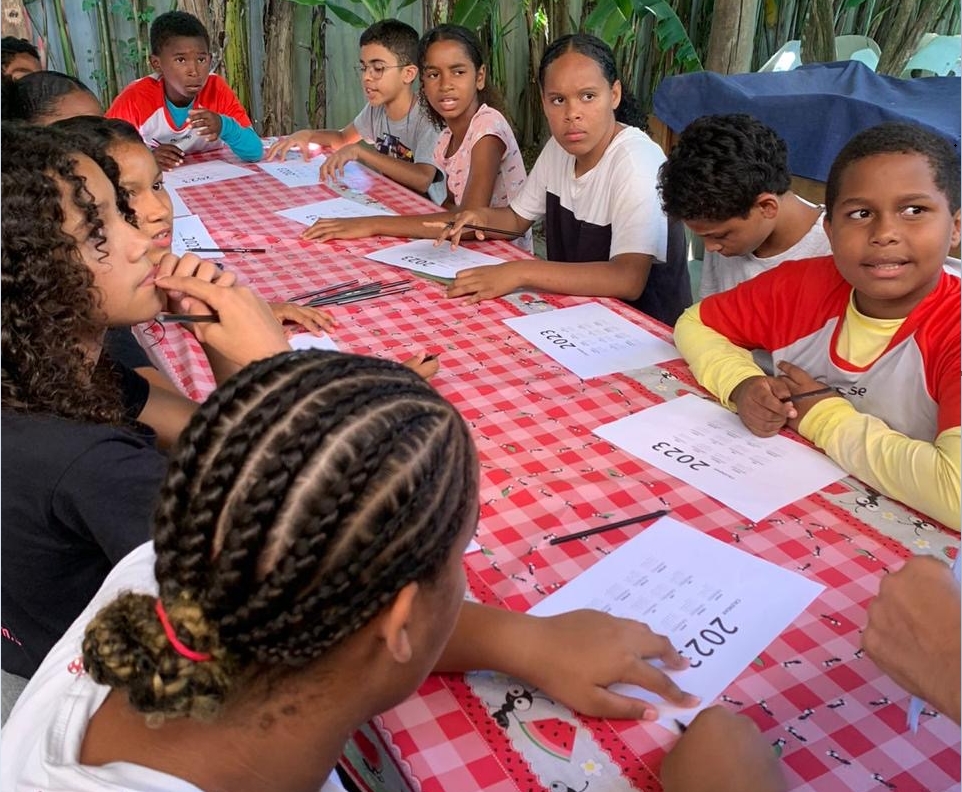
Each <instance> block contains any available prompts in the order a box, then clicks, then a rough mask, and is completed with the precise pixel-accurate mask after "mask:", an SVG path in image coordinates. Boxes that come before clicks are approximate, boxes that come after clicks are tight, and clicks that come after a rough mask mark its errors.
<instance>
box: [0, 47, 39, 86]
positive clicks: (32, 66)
mask: <svg viewBox="0 0 962 792" xmlns="http://www.w3.org/2000/svg"><path fill="white" fill-rule="evenodd" d="M41 68H42V67H41V65H40V61H39V60H37V59H36V58H35V57H33V55H31V54H30V53H29V52H18V53H17V54H16V55H14V56H13V57H12V58H11V59H10V63H8V64H7V65H6V66H4V68H3V76H4V77H9V78H10V79H11V80H19V79H20V78H21V77H26V76H27V75H28V74H32V73H33V72H38V71H40V70H41Z"/></svg>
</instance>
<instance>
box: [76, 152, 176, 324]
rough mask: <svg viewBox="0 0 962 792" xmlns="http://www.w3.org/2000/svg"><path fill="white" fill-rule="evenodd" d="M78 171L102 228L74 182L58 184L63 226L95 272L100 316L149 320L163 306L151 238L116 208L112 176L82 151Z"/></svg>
mask: <svg viewBox="0 0 962 792" xmlns="http://www.w3.org/2000/svg"><path fill="white" fill-rule="evenodd" d="M72 158H73V160H74V162H75V163H76V165H75V168H74V172H75V173H76V174H77V176H79V177H81V178H83V179H84V181H85V184H86V192H87V194H88V195H87V196H86V197H87V198H89V200H90V201H91V203H93V204H94V205H95V206H96V207H97V215H98V216H99V217H100V220H101V221H102V222H103V228H101V229H99V230H94V229H91V227H90V224H89V223H88V221H87V218H86V216H85V214H84V211H83V210H82V209H81V208H80V207H79V206H77V205H76V204H75V203H74V199H73V186H72V185H70V184H67V183H64V182H61V184H60V192H61V204H62V206H63V210H64V215H65V219H64V224H63V230H64V232H65V233H67V234H69V235H70V236H72V237H73V238H74V240H75V241H76V244H77V251H78V252H79V253H80V256H81V258H82V259H83V262H84V264H86V265H87V267H88V268H89V269H90V271H91V272H92V273H93V276H94V286H95V288H96V289H97V290H98V291H99V293H100V295H99V297H100V299H99V306H98V307H99V311H100V316H99V317H98V319H100V320H101V321H103V322H104V323H105V324H107V325H109V326H111V327H120V326H129V325H134V324H138V323H139V322H145V321H147V320H149V319H152V318H153V317H155V316H156V315H157V312H158V311H160V309H161V302H160V294H159V290H158V289H157V288H156V287H155V286H154V274H155V273H156V267H154V265H153V264H151V263H150V260H149V259H148V258H147V251H148V249H149V248H150V240H149V239H148V238H147V235H146V234H145V233H144V232H143V231H140V230H139V229H137V228H135V227H134V226H132V225H131V224H130V223H128V222H127V221H126V220H125V219H124V216H123V215H122V214H121V213H120V210H119V209H118V208H117V194H116V192H115V191H114V187H113V185H112V184H111V183H110V179H108V178H107V174H105V173H104V172H103V171H102V170H101V169H100V168H99V167H98V166H97V164H96V163H95V162H94V161H93V160H92V159H90V157H87V156H85V155H83V154H75V155H73V157H72Z"/></svg>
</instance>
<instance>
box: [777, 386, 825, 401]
mask: <svg viewBox="0 0 962 792" xmlns="http://www.w3.org/2000/svg"><path fill="white" fill-rule="evenodd" d="M827 393H835V388H819V389H818V390H813V391H805V392H804V393H796V394H795V395H794V396H784V397H782V398H781V399H779V401H780V402H781V403H782V404H785V402H793V401H798V400H799V399H807V398H808V397H809V396H824V395H825V394H827Z"/></svg>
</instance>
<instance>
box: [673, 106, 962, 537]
mask: <svg viewBox="0 0 962 792" xmlns="http://www.w3.org/2000/svg"><path fill="white" fill-rule="evenodd" d="M825 207H826V218H825V233H826V234H827V235H828V238H829V241H830V242H831V245H832V255H831V256H825V257H822V258H816V259H807V260H803V261H791V262H786V263H785V264H782V265H781V266H779V267H777V268H776V269H774V270H769V271H768V272H764V273H762V274H761V275H758V276H756V277H755V278H753V279H752V280H750V281H747V282H745V283H743V284H741V285H740V286H738V287H736V288H735V289H733V290H731V291H728V292H722V293H721V294H716V295H714V296H712V297H708V298H706V299H705V300H704V301H702V302H700V303H698V304H697V305H694V306H692V307H691V308H690V309H689V310H688V311H686V312H685V314H684V316H682V318H681V319H680V320H679V321H678V326H677V327H676V328H675V342H676V343H677V345H678V349H679V350H680V351H681V353H682V354H683V355H684V356H685V359H686V360H687V361H688V363H689V365H690V366H691V369H692V372H693V373H694V374H695V376H696V377H697V379H698V381H699V382H700V383H701V384H702V385H704V386H705V387H706V388H708V390H710V391H711V392H712V393H713V394H715V395H716V396H717V397H718V398H719V399H720V400H721V402H722V403H723V404H727V405H729V406H731V407H733V408H734V409H736V410H737V411H738V414H739V415H740V416H741V419H742V421H743V422H744V424H745V425H746V426H747V427H748V428H749V429H751V431H752V432H754V433H755V434H757V435H760V436H768V435H773V434H775V433H776V432H778V431H779V430H780V429H781V428H782V427H783V426H785V425H788V426H789V427H791V428H792V429H794V430H796V431H797V432H799V433H800V434H801V435H802V436H804V437H805V438H807V439H808V440H811V441H812V442H813V443H814V444H815V445H817V446H818V447H819V448H821V449H823V450H824V451H825V452H826V453H827V454H828V455H829V456H830V457H831V458H832V459H834V460H835V461H836V462H837V463H838V464H839V465H841V466H842V467H843V468H845V470H847V471H848V472H849V473H851V474H852V475H854V476H857V477H858V478H860V479H861V480H862V481H864V482H865V483H867V484H869V485H870V486H872V487H874V488H875V489H877V490H878V491H879V492H882V493H885V494H886V495H889V496H891V497H893V498H897V499H898V500H901V501H904V502H905V503H907V504H908V505H909V506H911V507H912V508H915V509H919V510H920V511H922V512H924V513H925V514H928V515H931V516H932V517H934V518H935V519H937V520H939V521H941V522H942V523H944V524H945V525H947V526H948V527H950V528H954V529H955V530H959V490H960V467H962V465H960V461H959V454H960V445H962V443H960V440H959V369H960V354H959V295H960V289H959V279H958V278H957V277H954V276H953V275H950V274H948V273H946V272H944V271H943V269H942V265H943V263H944V262H945V258H946V255H947V254H948V251H949V249H950V248H951V247H953V246H954V245H957V244H958V243H959V224H960V218H959V160H958V155H957V154H956V153H955V151H954V150H953V148H952V146H951V145H950V144H949V143H947V142H946V141H944V140H943V139H942V138H940V137H939V136H937V135H935V134H934V133H932V132H928V131H927V130H925V129H924V128H922V127H916V126H912V125H908V124H883V125H881V126H877V127H873V128H871V129H867V130H865V131H863V132H861V133H859V134H858V135H856V136H855V137H854V138H852V140H850V141H849V142H848V144H846V146H845V147H844V148H843V149H842V151H841V153H840V154H839V155H838V157H837V158H836V160H835V162H834V163H833V165H832V169H831V171H830V172H829V176H828V182H827V185H826V190H825ZM755 348H763V349H766V350H769V351H770V352H772V354H773V357H774V359H775V360H776V361H782V362H781V363H779V366H778V367H779V369H780V370H781V372H782V375H781V376H778V377H767V376H764V375H763V374H762V372H761V370H760V369H758V368H757V367H756V366H755V365H754V364H753V363H752V361H751V358H750V356H749V355H748V353H747V352H746V350H747V349H755Z"/></svg>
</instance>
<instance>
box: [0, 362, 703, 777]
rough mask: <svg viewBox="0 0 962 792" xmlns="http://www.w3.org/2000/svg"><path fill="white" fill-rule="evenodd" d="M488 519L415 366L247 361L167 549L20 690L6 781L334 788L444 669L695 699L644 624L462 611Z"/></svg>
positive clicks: (461, 429) (6, 745)
mask: <svg viewBox="0 0 962 792" xmlns="http://www.w3.org/2000/svg"><path fill="white" fill-rule="evenodd" d="M477 516H478V463H477V456H476V452H475V449H474V444H473V442H472V440H471V437H470V434H469V432H468V429H467V427H466V425H465V423H464V421H463V420H462V419H461V417H460V415H459V414H458V413H457V411H456V410H455V409H454V408H453V407H452V406H451V405H450V404H448V403H447V402H446V401H445V400H444V399H442V398H441V397H440V396H439V395H438V394H437V393H436V392H435V391H434V390H433V389H432V388H431V387H430V386H429V385H428V384H427V383H425V382H424V381H423V380H422V379H421V378H420V377H418V376H417V375H416V374H415V373H413V372H412V371H410V370H409V369H407V368H405V367H403V366H401V365H399V364H395V363H390V362H387V361H382V360H377V359H373V358H363V357H358V356H353V355H342V354H339V353H330V352H320V351H308V352H293V353H286V354H282V355H278V356H275V357H273V358H270V359H268V360H263V361H261V362H258V363H254V364H252V365H251V366H249V367H248V368H246V369H245V370H243V371H241V372H240V373H239V374H237V375H236V376H235V377H233V378H232V379H231V380H230V381H229V382H227V383H226V384H225V385H224V386H222V387H221V388H220V389H219V390H217V391H216V392H215V393H214V394H213V395H212V396H211V397H210V398H209V399H208V401H207V402H206V403H205V404H204V405H203V406H202V407H201V408H200V410H199V411H198V412H197V413H196V414H195V416H194V417H193V419H192V420H191V422H190V424H189V426H188V428H187V430H186V431H185V433H184V435H183V436H182V437H181V439H180V442H179V443H178V445H177V447H176V448H175V450H174V452H173V454H172V457H171V461H170V466H169V469H168V473H167V478H166V481H165V482H164V485H163V487H162V490H161V495H160V502H159V506H158V508H157V512H156V517H155V531H154V539H153V543H152V544H146V545H143V546H142V547H140V548H138V549H137V550H135V551H134V552H133V553H131V554H130V555H129V556H128V557H127V558H126V559H124V560H123V561H122V562H121V563H120V564H119V565H118V566H117V567H116V568H115V569H114V571H113V572H112V573H111V575H110V576H109V577H108V579H107V581H106V582H105V584H104V586H103V588H102V589H101V591H100V592H99V593H98V594H97V596H96V597H95V598H94V600H93V601H92V602H91V603H90V605H89V606H88V607H87V609H86V610H85V611H84V613H83V614H82V615H81V617H80V618H79V619H78V620H77V622H76V623H75V624H74V625H73V626H72V627H71V629H70V630H69V631H68V633H67V635H66V636H65V637H64V639H63V640H62V641H61V642H60V643H59V644H58V645H57V646H56V647H55V648H54V649H53V651H52V652H51V654H50V656H49V657H48V658H47V660H46V661H45V662H44V664H43V666H42V667H41V668H40V670H39V671H38V673H37V674H36V676H35V677H34V679H33V680H32V681H31V684H30V686H29V687H28V688H27V690H26V691H25V692H24V694H23V697H22V698H21V700H20V702H19V703H18V705H17V707H16V709H15V710H14V712H13V714H12V716H11V718H10V720H9V721H8V723H7V726H6V728H5V730H4V735H3V737H4V739H3V745H2V756H0V782H2V783H0V785H2V786H3V787H4V788H11V789H13V788H15V787H16V788H18V789H19V788H23V789H26V788H30V789H35V788H42V789H44V790H68V789H69V790H73V792H86V791H87V790H120V789H123V790H125V792H136V791H137V790H147V789H150V790H161V789H164V790H167V789H169V790H188V789H189V790H196V789H203V790H207V792H214V790H230V792H261V790H271V792H302V791H303V792H307V791H308V790H310V791H311V792H313V791H314V790H318V789H321V788H322V786H323V788H324V790H325V792H327V790H329V789H336V788H337V787H336V786H334V783H335V782H334V781H332V780H331V779H329V778H328V776H329V774H330V773H331V770H332V768H333V767H334V765H335V763H336V761H337V758H338V756H339V755H340V753H341V751H342V749H343V746H344V742H345V741H346V740H347V739H348V738H349V737H350V735H351V734H352V733H353V732H354V730H355V729H356V728H357V727H358V726H359V725H360V724H362V723H364V722H365V721H366V720H368V719H370V718H371V717H372V716H374V715H376V714H377V713H380V712H382V711H384V710H385V709H387V708H389V707H391V706H393V705H395V704H397V703H399V702H400V701H402V700H403V699H404V698H406V697H407V696H408V695H410V694H411V693H412V692H413V691H414V690H415V689H416V688H417V687H418V686H419V685H420V684H421V682H422V681H423V680H424V678H425V676H426V675H427V674H428V673H429V672H430V671H431V670H432V669H434V670H441V671H463V670H466V669H469V668H490V669H493V670H497V671H502V672H505V673H509V674H514V675H517V676H520V677H522V678H524V679H526V680H527V681H528V683H530V684H533V685H535V686H536V687H538V688H540V689H542V690H543V691H544V692H545V694H546V695H548V696H551V697H552V698H555V699H557V700H559V701H562V702H564V703H566V704H568V705H569V706H572V707H574V708H577V709H580V710H581V711H583V712H585V713H587V714H595V715H602V716H608V717H620V718H639V717H640V718H645V719H652V718H654V717H655V716H656V712H655V709H654V707H652V706H651V705H650V704H647V703H645V702H643V701H639V700H637V699H632V698H627V697H622V696H620V695H616V694H614V693H612V692H610V691H608V690H607V686H608V685H609V684H612V683H614V682H631V683H634V684H639V685H642V686H644V687H647V688H649V689H650V690H652V691H655V692H657V693H658V694H660V695H662V696H664V697H665V698H667V699H669V700H671V701H672V702H676V703H680V704H682V705H687V706H692V705H694V704H695V703H697V699H695V698H694V697H693V696H690V695H689V694H686V693H683V692H682V691H680V690H679V689H678V688H677V686H675V685H674V684H673V683H672V682H671V680H670V679H669V678H668V677H667V676H666V675H665V674H664V673H663V672H662V671H661V670H659V669H656V668H655V667H654V666H652V665H650V664H648V663H647V662H645V661H644V660H643V659H642V658H643V657H657V658H659V659H660V660H661V661H662V663H663V664H664V665H665V666H666V667H668V668H683V667H684V666H685V665H686V661H685V660H684V659H683V658H682V657H681V656H680V655H679V654H678V653H677V652H676V651H675V650H674V648H672V646H671V645H670V643H669V642H668V641H667V639H665V638H664V637H663V636H658V635H655V634H654V633H652V632H651V631H650V630H648V628H647V627H645V626H644V625H642V624H639V623H637V622H631V621H627V620H622V619H615V618H612V617H610V616H608V615H606V614H602V613H599V612H596V611H577V612H574V613H569V614H564V615H562V616H557V617H551V618H536V617H533V616H528V615H526V614H517V613H511V612H508V611H504V610H501V609H498V608H492V607H486V606H482V605H477V604H470V603H463V605H462V601H463V596H464V590H465V577H464V571H463V566H462V562H461V556H462V554H463V552H464V549H465V547H466V545H467V543H468V541H469V539H470V538H471V536H472V534H473V532H474V530H475V527H476V523H477ZM151 570H152V571H153V574H151ZM559 649H561V650H560V651H559ZM55 733H56V735H57V737H56V739H53V735H54V734H55ZM326 779H327V780H326Z"/></svg>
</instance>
